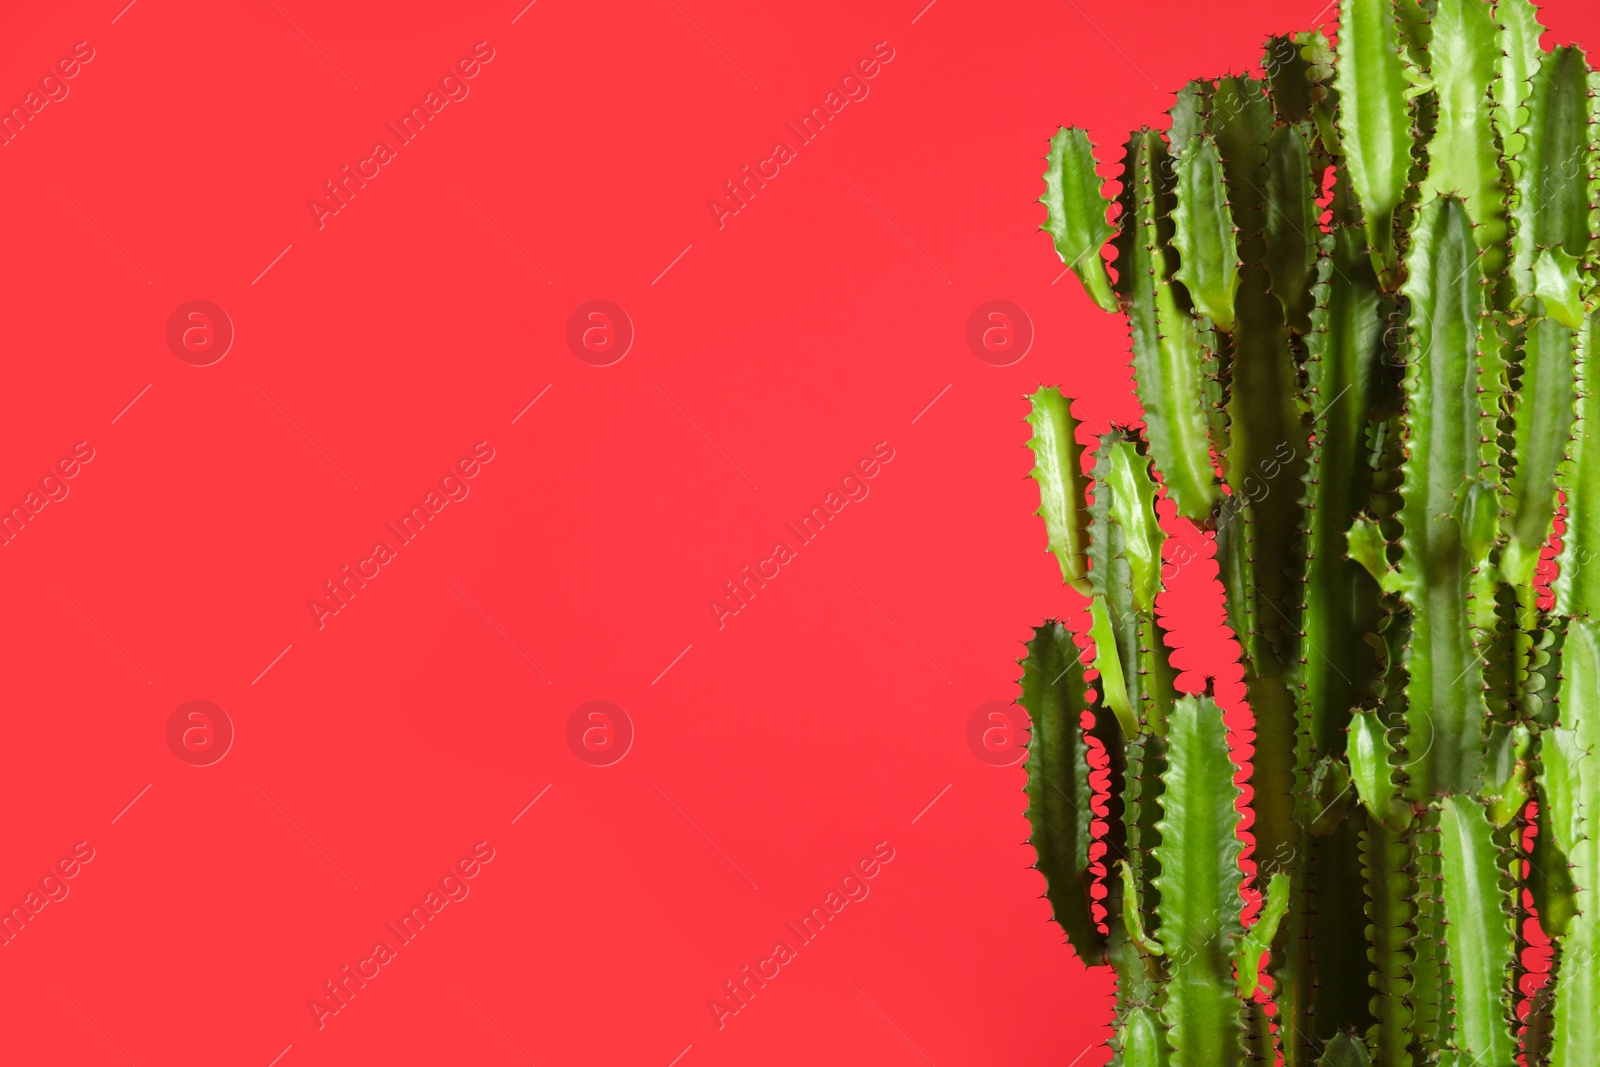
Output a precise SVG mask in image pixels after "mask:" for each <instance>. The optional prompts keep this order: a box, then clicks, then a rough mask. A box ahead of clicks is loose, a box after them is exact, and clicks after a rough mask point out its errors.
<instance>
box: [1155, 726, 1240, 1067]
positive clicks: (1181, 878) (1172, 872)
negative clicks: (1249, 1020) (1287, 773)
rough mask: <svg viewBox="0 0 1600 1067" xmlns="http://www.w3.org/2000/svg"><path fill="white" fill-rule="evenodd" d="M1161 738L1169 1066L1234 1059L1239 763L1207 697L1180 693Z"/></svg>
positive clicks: (1196, 1066)
mask: <svg viewBox="0 0 1600 1067" xmlns="http://www.w3.org/2000/svg"><path fill="white" fill-rule="evenodd" d="M1169 740H1170V745H1171V747H1170V751H1169V766H1168V769H1167V773H1166V778H1165V782H1166V793H1165V794H1164V795H1163V797H1162V799H1161V812H1162V814H1161V821H1160V823H1159V824H1158V826H1157V829H1158V830H1159V832H1160V834H1161V842H1160V844H1158V845H1157V846H1156V848H1155V853H1156V859H1157V860H1158V861H1159V862H1160V864H1161V873H1160V874H1159V875H1157V876H1156V881H1155V884H1156V887H1157V888H1158V889H1159V890H1160V892H1161V913H1162V935H1161V941H1162V944H1163V945H1165V946H1166V950H1167V953H1168V956H1169V958H1170V959H1171V960H1172V965H1171V978H1170V980H1169V982H1168V985H1167V999H1166V1004H1165V1005H1164V1007H1163V1009H1162V1018H1163V1019H1164V1020H1165V1021H1166V1023H1167V1026H1168V1032H1169V1035H1170V1037H1171V1039H1172V1047H1173V1056H1172V1062H1173V1064H1174V1067H1233V1065H1237V1064H1239V1063H1240V1062H1241V1057H1242V1049H1241V1047H1240V1043H1239V1041H1240V1020H1241V1007H1242V1005H1241V1003H1240V1001H1239V998H1238V996H1237V995H1236V993H1235V990H1234V981H1233V975H1232V970H1233V952H1232V949H1233V944H1234V941H1235V940H1236V938H1237V933H1238V929H1237V928H1238V924H1239V919H1238V916H1239V911H1240V909H1241V907H1242V906H1243V900H1242V898H1241V896H1240V886H1241V882H1242V876H1241V874H1240V871H1239V852H1240V843H1239V838H1238V836H1237V834H1236V831H1237V829H1238V824H1239V812H1238V810H1237V809H1236V807H1235V804H1236V803H1237V801H1238V797H1239V790H1238V787H1237V786H1235V785H1234V784H1233V777H1234V774H1235V773H1236V772H1237V768H1236V767H1235V766H1234V764H1233V760H1232V758H1231V757H1230V755H1229V749H1228V736H1227V728H1226V727H1225V726H1224V725H1223V722H1222V712H1221V709H1219V708H1218V707H1217V705H1216V704H1215V703H1214V702H1213V701H1212V700H1211V699H1210V698H1209V697H1183V698H1181V699H1180V700H1179V701H1178V703H1177V706H1176V707H1175V708H1174V709H1173V712H1172V720H1171V732H1170V737H1169Z"/></svg>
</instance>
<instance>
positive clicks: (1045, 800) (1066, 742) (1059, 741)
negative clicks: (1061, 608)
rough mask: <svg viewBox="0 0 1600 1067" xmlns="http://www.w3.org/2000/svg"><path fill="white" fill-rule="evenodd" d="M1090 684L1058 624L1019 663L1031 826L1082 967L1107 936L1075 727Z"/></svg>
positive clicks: (1053, 900) (1082, 748)
mask: <svg viewBox="0 0 1600 1067" xmlns="http://www.w3.org/2000/svg"><path fill="white" fill-rule="evenodd" d="M1087 689H1088V686H1087V684H1086V683H1085V681H1084V673H1083V665H1082V663H1081V662H1080V660H1079V656H1078V650H1077V647H1076V646H1075V645H1074V644H1073V642H1072V635H1071V633H1070V632H1068V630H1067V629H1066V627H1064V626H1062V625H1061V623H1059V622H1054V621H1051V622H1047V623H1045V624H1044V625H1042V626H1040V627H1038V628H1037V629H1036V630H1035V631H1034V635H1033V640H1031V641H1029V642H1028V655H1027V657H1026V658H1025V659H1024V660H1023V661H1022V706H1023V707H1024V708H1026V709H1027V710H1028V715H1029V717H1030V718H1031V720H1032V723H1033V726H1032V734H1031V737H1030V739H1029V742H1028V760H1027V771H1028V786H1027V792H1028V822H1029V823H1030V824H1031V825H1032V828H1033V835H1032V843H1033V847H1034V851H1035V852H1036V853H1037V854H1038V863H1037V867H1038V869H1039V872H1040V873H1041V874H1043V875H1044V877H1045V886H1046V893H1047V895H1048V897H1049V900H1050V906H1051V908H1052V909H1053V911H1054V916H1055V920H1056V922H1057V923H1058V924H1059V925H1060V926H1061V929H1062V930H1063V931H1065V932H1066V935H1067V940H1068V941H1069V942H1071V944H1072V947H1073V950H1074V951H1076V952H1077V954H1078V958H1079V959H1081V960H1083V962H1084V964H1085V965H1087V966H1091V967H1094V966H1101V965H1103V964H1104V963H1105V962H1106V942H1105V938H1104V937H1103V936H1102V935H1101V934H1100V931H1099V929H1098V927H1097V925H1096V923H1095V921H1094V917H1093V914H1092V912H1091V909H1090V897H1089V888H1090V885H1091V884H1092V883H1093V881H1094V875H1093V874H1092V873H1091V871H1090V863H1089V845H1090V843H1091V841H1092V840H1093V833H1092V827H1091V821H1092V819H1093V817H1094V812H1093V808H1092V803H1093V800H1094V790H1093V788H1092V787H1091V786H1090V783H1089V770H1090V768H1089V756H1088V753H1089V749H1088V745H1087V743H1086V742H1085V740H1084V735H1083V727H1082V725H1081V723H1080V722H1079V719H1080V717H1081V716H1082V714H1083V710H1084V708H1085V707H1086V706H1088V704H1089V701H1088V698H1087Z"/></svg>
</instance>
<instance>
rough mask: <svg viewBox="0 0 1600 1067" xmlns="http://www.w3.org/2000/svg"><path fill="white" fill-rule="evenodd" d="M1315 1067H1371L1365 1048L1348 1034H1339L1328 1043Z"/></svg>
mask: <svg viewBox="0 0 1600 1067" xmlns="http://www.w3.org/2000/svg"><path fill="white" fill-rule="evenodd" d="M1317 1067H1372V1057H1371V1056H1368V1055H1367V1047H1366V1046H1365V1045H1363V1044H1361V1042H1359V1041H1357V1040H1355V1039H1354V1038H1352V1037H1351V1036H1350V1035H1349V1034H1339V1035H1337V1036H1336V1037H1334V1038H1333V1040H1331V1041H1329V1042H1328V1047H1327V1048H1325V1049H1324V1050H1323V1052H1322V1059H1320V1060H1318V1061H1317Z"/></svg>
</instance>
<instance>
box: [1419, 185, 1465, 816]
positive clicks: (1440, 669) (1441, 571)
mask: <svg viewBox="0 0 1600 1067" xmlns="http://www.w3.org/2000/svg"><path fill="white" fill-rule="evenodd" d="M1477 257H1478V250H1477V248H1476V246H1475V244H1474V243H1473V238H1472V231H1471V225H1470V222H1469V220H1468V218H1467V213H1466V210H1465V209H1464V208H1463V206H1462V205H1461V202H1460V201H1458V200H1455V199H1452V198H1444V199H1438V200H1434V201H1431V202H1430V203H1429V204H1427V205H1426V206H1425V207H1424V208H1423V209H1422V212H1421V215H1420V217H1419V219H1418V224H1417V227H1416V229H1415V231H1414V232H1413V234H1412V245H1411V250H1410V254H1409V256H1408V259H1407V270H1408V278H1407V281H1406V286H1405V294H1406V296H1407V297H1408V298H1409V299H1410V301H1411V306H1412V307H1413V308H1428V309H1430V311H1429V313H1428V314H1416V315H1413V316H1412V319H1411V330H1410V336H1409V338H1408V342H1407V344H1408V350H1407V357H1406V378H1405V392H1406V401H1407V412H1406V416H1405V422H1406V431H1407V441H1406V444H1407V456H1406V460H1405V463H1404V465H1403V468H1402V470H1403V473H1404V476H1405V482H1404V484H1403V486H1402V487H1401V500H1402V505H1401V512H1400V521H1401V524H1402V526H1403V527H1404V530H1403V533H1402V534H1401V545H1402V547H1403V548H1404V556H1403V557H1402V559H1401V563H1400V575H1401V583H1402V596H1403V597H1404V598H1405V600H1406V602H1407V604H1408V605H1409V606H1410V608H1411V610H1412V635H1411V644H1410V647H1409V648H1408V649H1407V654H1406V664H1405V665H1406V668H1407V671H1408V674H1409V678H1408V682H1407V686H1406V705H1407V706H1406V724H1407V727H1408V741H1407V747H1408V749H1409V751H1410V753H1411V754H1412V758H1411V763H1410V765H1409V770H1410V781H1409V784H1408V792H1407V795H1408V796H1409V797H1410V798H1411V799H1413V800H1424V799H1426V798H1428V797H1429V796H1431V795H1433V794H1435V793H1443V792H1460V791H1470V790H1472V789H1473V788H1474V787H1475V786H1476V783H1477V780H1478V776H1479V771H1480V763H1481V756H1480V754H1479V749H1480V747H1481V741H1482V736H1483V718H1484V707H1483V695H1482V690H1483V665H1482V662H1481V660H1480V657H1479V652H1478V650H1477V647H1476V642H1475V638H1474V635H1473V633H1472V629H1471V626H1470V625H1469V623H1470V619H1469V607H1470V605H1469V602H1468V592H1469V589H1470V571H1471V568H1472V566H1473V565H1474V563H1475V562H1476V561H1475V560H1473V559H1471V558H1470V553H1469V552H1468V545H1467V543H1466V542H1467V537H1466V536H1464V534H1465V533H1466V532H1467V531H1463V529H1462V526H1461V523H1460V521H1459V520H1458V518H1457V517H1456V516H1457V515H1458V513H1459V509H1458V506H1457V502H1458V500H1463V501H1464V500H1466V499H1467V493H1466V490H1467V487H1468V485H1469V483H1470V482H1471V481H1472V480H1474V479H1476V478H1477V477H1478V475H1479V459H1480V457H1479V443H1480V439H1481V437H1482V436H1483V432H1482V425H1481V424H1482V420H1483V414H1482V412H1481V411H1480V408H1479V403H1480V401H1479V398H1478V395H1477V389H1478V376H1477V373H1476V368H1475V367H1474V365H1473V364H1474V362H1475V361H1474V359H1473V355H1474V353H1476V352H1477V351H1478V347H1479V342H1480V337H1479V329H1480V315H1481V314H1482V312H1483V311H1484V305H1485V294H1484V282H1483V277H1482V275H1481V273H1480V272H1479V271H1478V270H1477V266H1476V261H1477Z"/></svg>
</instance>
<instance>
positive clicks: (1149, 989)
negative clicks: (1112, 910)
mask: <svg viewBox="0 0 1600 1067" xmlns="http://www.w3.org/2000/svg"><path fill="white" fill-rule="evenodd" d="M1112 937H1113V944H1112V948H1111V966H1112V967H1113V968H1114V969H1115V971H1116V975H1117V1025H1116V1029H1115V1031H1114V1032H1113V1034H1112V1040H1111V1047H1112V1050H1113V1057H1112V1060H1111V1063H1112V1064H1113V1065H1115V1067H1167V1064H1168V1063H1169V1061H1170V1058H1171V1053H1172V1050H1171V1048H1170V1046H1169V1045H1168V1043H1167V1028H1166V1024H1165V1023H1163V1022H1162V1021H1161V1012H1160V1009H1159V1007H1158V1004H1159V1002H1160V1000H1161V992H1160V990H1161V986H1160V983H1159V981H1158V979H1157V971H1158V968H1157V966H1156V964H1157V961H1156V960H1155V959H1153V958H1151V957H1150V956H1149V955H1147V954H1146V953H1144V952H1142V951H1141V950H1140V948H1139V946H1138V944H1137V943H1136V942H1135V941H1134V940H1133V939H1132V938H1130V937H1128V936H1126V934H1124V933H1123V931H1122V927H1121V926H1120V924H1119V923H1118V922H1116V921H1114V922H1113V935H1112Z"/></svg>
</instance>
